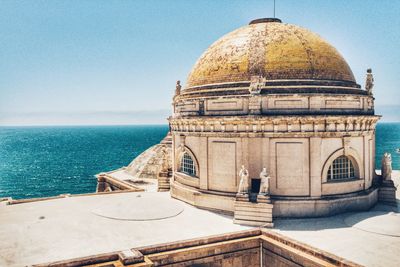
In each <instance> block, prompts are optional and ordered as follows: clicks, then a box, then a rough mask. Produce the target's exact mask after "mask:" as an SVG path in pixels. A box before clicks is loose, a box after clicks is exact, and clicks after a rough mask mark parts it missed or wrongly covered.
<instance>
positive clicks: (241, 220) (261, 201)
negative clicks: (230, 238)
mask: <svg viewBox="0 0 400 267" xmlns="http://www.w3.org/2000/svg"><path fill="white" fill-rule="evenodd" d="M234 207H235V211H234V220H233V222H234V223H236V224H244V225H250V226H262V227H273V225H274V224H273V218H272V209H273V204H272V203H271V201H270V199H269V197H268V196H261V195H259V196H258V197H257V203H253V202H250V201H249V198H248V196H246V195H238V196H237V197H236V200H235V204H234Z"/></svg>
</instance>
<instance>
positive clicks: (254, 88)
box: [249, 75, 267, 95]
mask: <svg viewBox="0 0 400 267" xmlns="http://www.w3.org/2000/svg"><path fill="white" fill-rule="evenodd" d="M266 82H267V79H266V78H265V77H263V76H262V75H255V76H251V78H250V87H249V92H250V94H252V95H258V94H260V93H261V88H262V87H263V86H265V83H266Z"/></svg>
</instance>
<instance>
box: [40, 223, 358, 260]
mask: <svg viewBox="0 0 400 267" xmlns="http://www.w3.org/2000/svg"><path fill="white" fill-rule="evenodd" d="M35 266H36V267H44V266H53V267H61V266H69V267H76V266H93V267H94V266H107V267H116V266H131V267H134V266H135V267H139V266H141V267H145V266H148V267H150V266H213V267H214V266H235V267H249V266H271V267H276V266H283V267H286V266H311V267H314V266H315V267H317V266H321V267H322V266H324V267H325V266H342V267H359V265H357V264H355V263H353V262H350V261H347V260H345V259H343V258H340V257H337V256H335V255H332V254H330V253H327V252H324V251H322V250H319V249H316V248H313V247H310V246H307V245H305V244H302V243H300V242H297V241H294V240H292V239H289V238H287V237H284V236H281V235H279V234H277V233H274V232H270V231H264V230H248V231H242V232H236V233H229V234H223V235H217V236H210V237H205V238H198V239H192V240H185V241H178V242H171V243H166V244H160V245H153V246H148V247H142V248H135V249H131V250H127V251H121V252H113V253H106V254H100V255H94V256H88V257H83V258H78V259H72V260H66V261H60V262H55V263H48V264H39V265H35Z"/></svg>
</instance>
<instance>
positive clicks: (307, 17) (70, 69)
mask: <svg viewBox="0 0 400 267" xmlns="http://www.w3.org/2000/svg"><path fill="white" fill-rule="evenodd" d="M272 3H273V1H272V0H268V1H244V0H243V1H233V0H229V1H204V0H203V1H194V0H193V1H189V0H182V1H172V0H171V1H168V0H163V1H162V0H160V1H149V0H145V1H122V0H121V1H109V0H108V1H105V0H104V1H82V0H80V1H71V0H69V1H67V0H65V1H38V0H36V1H15V0H13V1H5V0H0V35H1V37H0V124H3V125H4V124H133V123H163V122H165V118H166V117H167V116H168V114H169V112H170V108H171V97H172V94H173V91H174V88H175V81H176V80H178V79H180V80H182V81H183V82H184V81H185V79H186V76H187V74H188V73H189V71H190V69H191V67H192V66H193V64H194V63H195V61H196V60H197V58H198V57H199V56H200V55H201V53H202V52H203V51H204V50H205V49H206V48H207V47H208V46H209V45H210V44H211V43H213V42H214V41H215V40H217V39H218V38H219V37H221V36H222V35H224V34H226V33H228V32H230V31H232V30H234V29H236V28H238V27H240V26H243V25H246V24H247V23H248V22H249V21H250V20H252V19H255V18H261V17H271V16H272V10H273V8H272ZM276 4H277V6H276V15H277V17H279V18H281V19H282V20H283V21H284V22H287V23H292V24H297V25H300V26H303V27H305V28H308V29H310V30H312V31H314V32H316V33H318V34H320V35H321V36H322V37H323V38H325V39H326V40H328V41H329V42H330V43H331V44H332V45H333V46H335V47H336V48H337V49H338V50H339V51H340V52H341V54H342V55H343V56H344V57H345V58H346V60H347V62H348V63H349V65H350V67H351V68H352V70H353V72H354V74H355V76H356V79H357V82H358V83H359V84H361V85H364V77H365V70H366V69H367V68H368V67H371V68H372V69H373V73H374V75H375V87H374V91H375V97H376V102H375V104H376V107H377V113H381V114H384V115H385V119H386V120H397V121H400V115H399V114H400V1H396V0H387V1H383V0H379V1H377V0H373V1H365V0H363V1H361V0H359V1H356V0H352V1H348V0H346V1H337V0H336V1H323V0H320V1H317V0H313V1H295V0H291V1H289V0H276Z"/></svg>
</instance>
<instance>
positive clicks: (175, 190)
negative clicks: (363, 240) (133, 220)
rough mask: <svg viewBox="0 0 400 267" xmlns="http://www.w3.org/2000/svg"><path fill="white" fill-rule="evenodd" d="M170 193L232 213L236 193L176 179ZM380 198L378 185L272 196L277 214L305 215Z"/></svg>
mask: <svg viewBox="0 0 400 267" xmlns="http://www.w3.org/2000/svg"><path fill="white" fill-rule="evenodd" d="M171 196H172V197H174V198H176V199H179V200H182V201H184V202H186V203H189V204H191V205H193V206H196V207H198V208H202V209H208V210H213V211H218V212H222V213H227V214H231V215H232V214H233V212H234V203H235V196H228V195H221V194H214V193H212V192H200V191H198V190H197V189H196V188H190V187H186V186H183V185H182V184H179V183H177V182H174V183H173V184H172V185H171ZM377 201H378V189H377V188H371V189H369V190H366V191H360V192H356V193H349V194H342V195H338V196H336V197H324V198H318V199H313V198H306V197H305V198H297V199H293V198H290V197H288V198H286V199H285V197H280V198H279V199H276V198H275V199H274V198H272V203H273V205H274V208H273V216H274V217H275V218H305V217H323V216H331V215H335V214H339V213H344V212H351V211H366V210H369V209H370V208H372V207H373V206H374V205H375V204H376V203H377Z"/></svg>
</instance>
